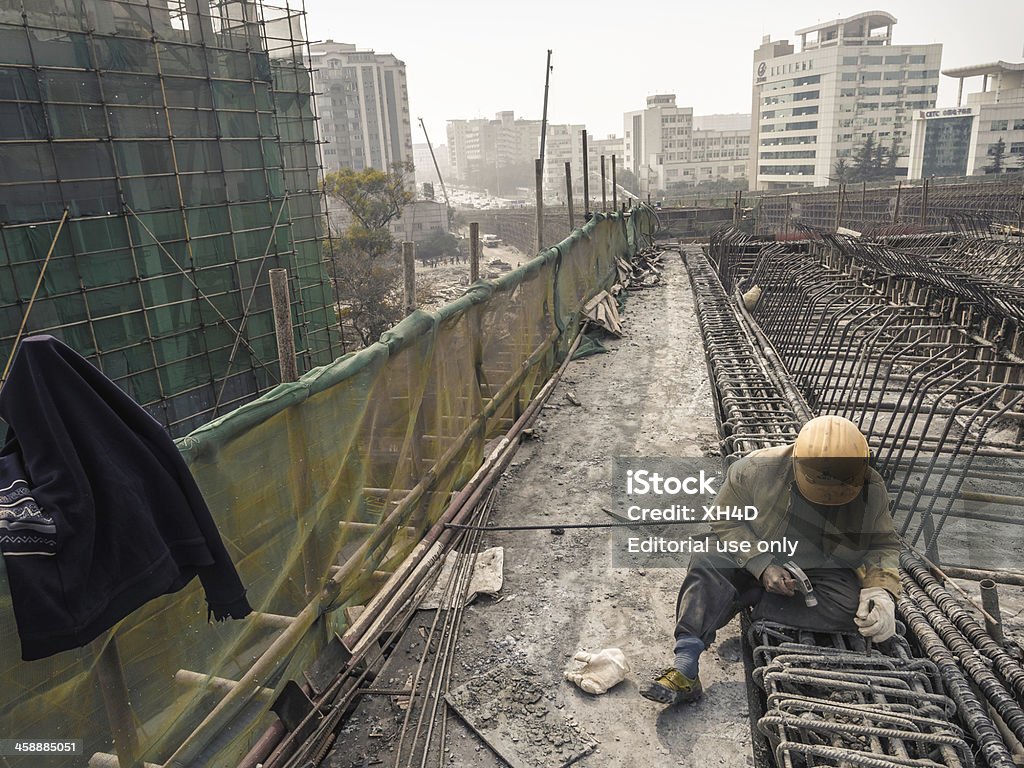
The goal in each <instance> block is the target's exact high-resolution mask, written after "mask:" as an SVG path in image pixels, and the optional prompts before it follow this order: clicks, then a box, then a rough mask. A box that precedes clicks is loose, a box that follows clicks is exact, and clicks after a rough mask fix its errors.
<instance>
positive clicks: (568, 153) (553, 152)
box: [544, 123, 590, 200]
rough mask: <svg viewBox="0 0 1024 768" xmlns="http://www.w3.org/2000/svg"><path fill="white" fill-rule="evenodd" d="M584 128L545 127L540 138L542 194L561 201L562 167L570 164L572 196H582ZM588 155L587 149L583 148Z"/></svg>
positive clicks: (562, 188) (563, 173)
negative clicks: (542, 150)
mask: <svg viewBox="0 0 1024 768" xmlns="http://www.w3.org/2000/svg"><path fill="white" fill-rule="evenodd" d="M585 129H586V126H584V125H551V124H550V123H549V124H548V130H547V135H546V136H545V139H544V192H545V194H547V195H550V196H552V197H554V198H556V199H561V200H564V199H565V164H566V163H570V166H569V169H570V171H571V172H572V185H573V196H574V197H575V196H576V195H577V194H581V195H582V194H583V131H584V130H585ZM587 151H588V153H589V151H590V148H589V146H588V147H587Z"/></svg>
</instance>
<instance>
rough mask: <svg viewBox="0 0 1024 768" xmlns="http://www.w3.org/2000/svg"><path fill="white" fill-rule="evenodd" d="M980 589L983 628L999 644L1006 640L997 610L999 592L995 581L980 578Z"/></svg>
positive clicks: (1000, 615)
mask: <svg viewBox="0 0 1024 768" xmlns="http://www.w3.org/2000/svg"><path fill="white" fill-rule="evenodd" d="M978 587H979V588H980V589H981V604H982V605H983V606H985V613H987V614H988V616H986V617H985V629H986V630H987V631H988V634H989V637H991V638H992V639H993V640H995V641H996V642H997V643H999V644H1000V645H1003V644H1004V643H1005V642H1006V638H1005V637H1004V636H1003V617H1002V614H1001V613H1000V612H999V592H998V590H997V588H996V583H995V582H994V581H993V580H992V579H982V580H981V582H980V583H979V584H978Z"/></svg>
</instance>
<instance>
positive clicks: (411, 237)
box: [388, 190, 448, 243]
mask: <svg viewBox="0 0 1024 768" xmlns="http://www.w3.org/2000/svg"><path fill="white" fill-rule="evenodd" d="M438 195H440V190H438ZM446 211H447V208H446V207H445V204H444V201H443V200H414V201H413V202H411V203H409V204H408V205H406V206H405V207H404V208H403V209H402V215H401V216H400V217H399V218H397V219H393V220H392V221H391V223H390V224H389V225H388V227H389V228H390V230H391V234H392V235H393V236H394V238H395V240H398V241H402V240H407V241H409V242H414V243H421V242H423V241H424V240H425V239H427V237H429V236H430V235H432V234H434V233H435V232H447V231H448V216H447V215H446Z"/></svg>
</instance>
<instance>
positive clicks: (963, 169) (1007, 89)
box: [909, 61, 1024, 179]
mask: <svg viewBox="0 0 1024 768" xmlns="http://www.w3.org/2000/svg"><path fill="white" fill-rule="evenodd" d="M942 74H944V75H946V76H947V77H955V78H957V79H958V80H959V81H960V87H959V89H958V93H957V106H955V107H950V108H946V109H932V110H920V111H919V112H917V113H916V114H915V115H914V122H913V134H912V136H911V140H910V174H909V175H910V178H912V179H920V178H930V177H932V176H977V175H983V174H991V173H1008V172H1019V171H1024V63H1012V62H1006V61H997V62H995V63H992V64H978V65H975V66H970V67H958V68H956V69H947V70H945V71H943V73H942ZM969 77H980V78H982V83H981V90H980V91H978V92H977V93H971V94H968V96H967V104H966V105H964V104H963V90H964V80H965V79H967V78H969ZM1000 139H1001V140H1002V142H1003V143H1002V149H1001V151H1000V147H999V141H1000Z"/></svg>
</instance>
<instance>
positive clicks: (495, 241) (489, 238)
mask: <svg viewBox="0 0 1024 768" xmlns="http://www.w3.org/2000/svg"><path fill="white" fill-rule="evenodd" d="M480 242H481V243H482V244H483V246H484V248H496V247H498V246H499V245H501V238H500V237H498V236H497V235H480Z"/></svg>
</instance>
